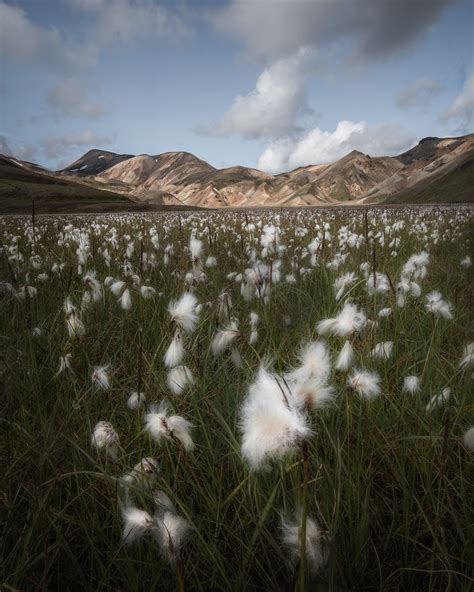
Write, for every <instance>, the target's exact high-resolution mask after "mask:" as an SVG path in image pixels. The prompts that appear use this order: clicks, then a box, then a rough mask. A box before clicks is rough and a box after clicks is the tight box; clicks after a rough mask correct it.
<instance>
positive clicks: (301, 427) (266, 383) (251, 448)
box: [239, 367, 312, 470]
mask: <svg viewBox="0 0 474 592" xmlns="http://www.w3.org/2000/svg"><path fill="white" fill-rule="evenodd" d="M239 425H240V430H241V432H242V456H243V457H244V458H245V460H247V462H248V463H249V465H250V468H251V469H252V470H257V469H260V468H262V467H263V466H265V465H266V464H267V463H268V462H269V461H271V460H279V459H282V458H284V457H285V456H286V455H287V454H288V453H289V452H291V451H294V450H295V449H296V448H297V447H298V446H299V445H300V444H301V443H302V442H303V440H305V439H307V438H309V437H310V436H311V434H312V430H311V429H310V427H309V426H308V425H307V422H306V418H305V416H304V415H303V414H302V413H300V411H299V410H298V409H297V408H296V407H295V406H294V405H292V396H291V392H290V391H289V389H288V387H286V386H285V384H284V382H283V380H281V379H280V380H279V379H278V378H277V377H276V376H274V375H272V374H270V373H269V372H268V371H267V370H265V368H263V367H261V368H260V370H259V371H258V373H257V376H256V378H255V380H254V382H253V383H252V384H251V385H250V386H249V389H248V393H247V397H246V398H245V400H244V403H243V405H242V408H241V413H240V424H239Z"/></svg>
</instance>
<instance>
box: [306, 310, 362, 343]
mask: <svg viewBox="0 0 474 592" xmlns="http://www.w3.org/2000/svg"><path fill="white" fill-rule="evenodd" d="M366 323H367V317H366V316H365V314H364V313H363V312H362V311H358V310H357V306H356V305H355V304H351V303H349V302H347V303H346V304H345V305H344V307H343V309H342V310H341V312H340V313H339V314H338V315H337V317H335V318H334V319H325V320H324V321H320V322H319V323H318V324H317V325H316V330H317V332H318V333H319V334H320V335H326V334H329V335H338V336H339V337H346V336H348V335H351V334H352V333H357V332H359V331H361V330H362V329H363V328H364V327H365V325H366Z"/></svg>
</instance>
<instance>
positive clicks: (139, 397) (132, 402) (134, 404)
mask: <svg viewBox="0 0 474 592" xmlns="http://www.w3.org/2000/svg"><path fill="white" fill-rule="evenodd" d="M144 402H145V393H137V392H134V393H131V394H130V396H129V397H128V399H127V407H128V408H129V409H131V410H132V411H135V409H138V408H139V407H141V406H142V405H143V403H144Z"/></svg>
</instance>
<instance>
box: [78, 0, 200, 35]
mask: <svg viewBox="0 0 474 592" xmlns="http://www.w3.org/2000/svg"><path fill="white" fill-rule="evenodd" d="M67 1H68V3H69V4H70V5H71V6H73V7H75V8H78V9H80V10H84V11H87V12H89V13H95V23H94V25H93V27H92V36H93V38H94V40H95V42H96V43H97V44H98V45H107V44H109V43H114V42H120V43H131V42H135V41H143V40H144V39H150V38H167V39H182V38H183V37H185V36H187V35H188V34H189V29H188V26H187V25H186V24H185V23H184V22H183V20H182V19H181V18H180V17H179V16H178V15H177V14H175V13H173V12H171V11H170V10H168V9H167V8H166V7H165V6H163V5H162V4H159V3H155V2H150V0H67Z"/></svg>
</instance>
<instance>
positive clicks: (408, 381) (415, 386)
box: [402, 376, 421, 395]
mask: <svg viewBox="0 0 474 592" xmlns="http://www.w3.org/2000/svg"><path fill="white" fill-rule="evenodd" d="M420 382H421V381H420V379H419V377H418V376H405V378H404V380H403V389H402V390H403V392H404V393H409V394H410V395H414V394H415V393H417V392H419V390H420Z"/></svg>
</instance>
